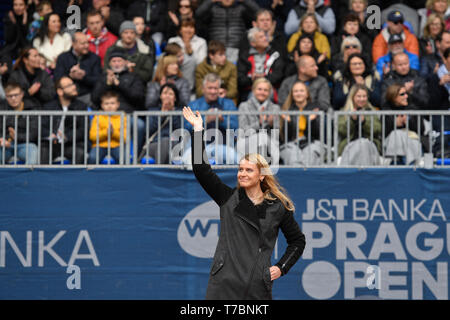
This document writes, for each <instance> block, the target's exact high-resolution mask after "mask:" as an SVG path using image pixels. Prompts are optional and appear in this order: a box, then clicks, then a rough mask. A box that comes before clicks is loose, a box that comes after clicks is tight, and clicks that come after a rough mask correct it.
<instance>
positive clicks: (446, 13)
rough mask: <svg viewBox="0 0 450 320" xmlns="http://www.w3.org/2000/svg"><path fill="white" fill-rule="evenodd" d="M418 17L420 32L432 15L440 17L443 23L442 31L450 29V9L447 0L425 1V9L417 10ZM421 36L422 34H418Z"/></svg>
mask: <svg viewBox="0 0 450 320" xmlns="http://www.w3.org/2000/svg"><path fill="white" fill-rule="evenodd" d="M417 12H418V14H419V16H420V31H421V32H422V31H423V30H424V28H425V25H426V24H427V21H428V18H429V17H430V15H432V14H436V15H438V16H440V17H441V18H442V19H443V20H444V23H445V27H444V30H448V29H449V28H450V7H449V1H448V0H427V2H426V4H425V8H422V9H419V10H417ZM420 35H421V36H422V33H421V34H420Z"/></svg>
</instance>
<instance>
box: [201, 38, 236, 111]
mask: <svg viewBox="0 0 450 320" xmlns="http://www.w3.org/2000/svg"><path fill="white" fill-rule="evenodd" d="M208 73H216V74H218V75H219V76H220V79H221V82H222V85H224V86H225V87H226V90H227V95H226V97H227V98H228V99H231V100H233V101H234V102H235V103H237V94H238V92H237V68H236V66H235V65H234V64H233V63H231V62H230V61H228V60H227V57H226V55H225V46H224V44H223V43H222V42H219V41H215V40H211V41H210V42H209V45H208V56H207V57H206V58H205V60H203V62H202V63H200V64H199V65H198V66H197V68H196V70H195V92H196V94H197V98H200V97H201V96H203V79H204V78H205V76H206V75H207V74H208Z"/></svg>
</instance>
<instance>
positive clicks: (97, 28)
mask: <svg viewBox="0 0 450 320" xmlns="http://www.w3.org/2000/svg"><path fill="white" fill-rule="evenodd" d="M86 19H87V22H86V26H87V28H86V29H84V30H83V32H84V33H85V34H86V36H87V39H88V41H89V51H91V52H92V53H95V54H96V55H98V56H99V57H100V61H101V63H102V67H103V66H104V59H105V55H106V51H107V50H108V48H109V47H111V46H112V45H113V44H114V43H116V41H117V37H116V36H115V35H114V34H112V33H111V32H109V31H108V29H107V28H106V27H105V19H104V18H103V16H102V15H101V13H100V12H99V11H96V10H94V11H89V12H88V14H87V17H86Z"/></svg>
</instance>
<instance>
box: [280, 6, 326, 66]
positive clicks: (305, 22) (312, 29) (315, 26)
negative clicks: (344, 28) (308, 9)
mask: <svg viewBox="0 0 450 320" xmlns="http://www.w3.org/2000/svg"><path fill="white" fill-rule="evenodd" d="M304 33H305V34H310V35H312V36H313V39H314V46H315V47H316V49H317V51H319V53H320V54H322V53H323V54H325V55H326V56H327V58H328V59H330V58H331V49H330V43H329V42H328V38H327V36H326V35H324V34H323V33H322V32H321V31H320V27H319V22H318V21H317V17H316V16H315V15H314V14H310V13H307V14H305V15H304V16H303V17H302V19H301V20H300V24H299V27H298V31H297V32H296V33H294V34H293V35H292V36H291V37H290V38H289V41H288V44H287V51H288V52H289V53H290V52H292V51H294V48H295V45H296V44H297V42H298V39H299V38H300V36H301V35H302V34H304Z"/></svg>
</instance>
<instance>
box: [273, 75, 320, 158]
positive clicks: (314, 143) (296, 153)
mask: <svg viewBox="0 0 450 320" xmlns="http://www.w3.org/2000/svg"><path fill="white" fill-rule="evenodd" d="M320 109H321V107H320V106H318V105H317V103H314V102H313V101H312V99H311V95H310V93H309V89H308V86H307V85H306V84H305V83H304V82H303V81H301V80H295V82H294V84H293V86H292V89H291V90H289V95H288V96H287V98H286V100H285V102H284V103H283V107H282V108H281V110H282V111H319V110H320ZM285 126H287V129H285V128H286V127H285ZM286 132H287V135H286ZM280 141H281V143H280V157H281V160H282V161H283V163H284V164H286V165H295V164H297V165H319V164H321V163H322V162H323V156H324V154H325V145H324V144H323V143H322V142H321V141H320V118H319V117H318V116H317V115H315V114H313V115H300V116H298V115H288V114H282V115H281V124H280Z"/></svg>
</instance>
